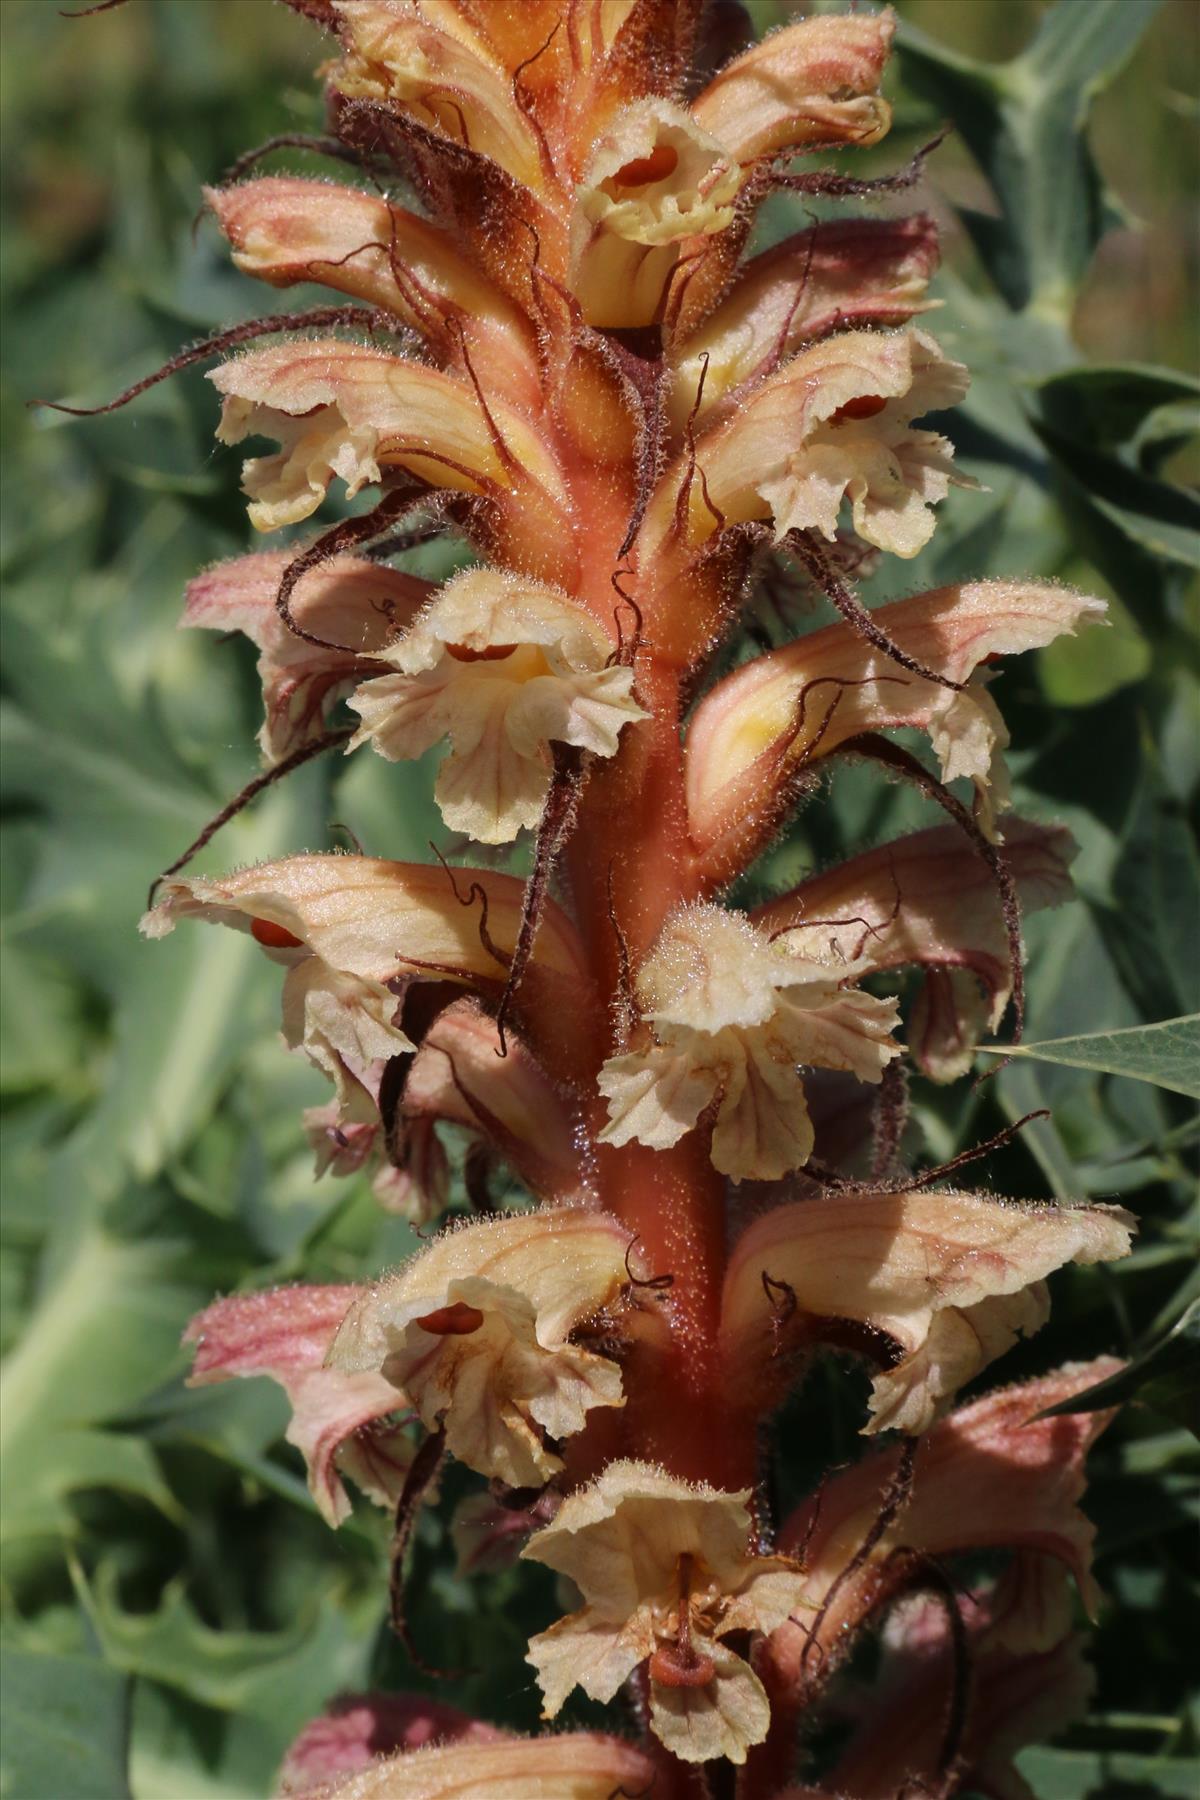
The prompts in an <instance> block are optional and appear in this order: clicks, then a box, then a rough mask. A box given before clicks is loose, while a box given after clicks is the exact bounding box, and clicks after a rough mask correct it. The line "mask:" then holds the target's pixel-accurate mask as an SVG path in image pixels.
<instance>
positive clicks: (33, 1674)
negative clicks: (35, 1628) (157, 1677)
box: [0, 1646, 129, 1800]
mask: <svg viewBox="0 0 1200 1800" xmlns="http://www.w3.org/2000/svg"><path fill="white" fill-rule="evenodd" d="M128 1685H129V1684H128V1682H127V1681H126V1679H125V1677H124V1676H123V1675H121V1674H119V1673H118V1671H117V1670H115V1669H108V1668H105V1667H104V1665H103V1664H102V1663H99V1662H94V1661H91V1660H89V1659H88V1658H86V1657H82V1656H43V1655H39V1654H37V1653H36V1652H32V1651H26V1650H16V1649H11V1648H9V1647H7V1646H6V1647H5V1648H4V1650H3V1651H0V1721H2V1730H0V1795H2V1796H3V1800H63V1797H64V1795H68V1794H69V1795H70V1797H71V1800H128V1796H129V1783H128V1781H127V1780H126V1776H125V1734H126V1713H127V1703H128Z"/></svg>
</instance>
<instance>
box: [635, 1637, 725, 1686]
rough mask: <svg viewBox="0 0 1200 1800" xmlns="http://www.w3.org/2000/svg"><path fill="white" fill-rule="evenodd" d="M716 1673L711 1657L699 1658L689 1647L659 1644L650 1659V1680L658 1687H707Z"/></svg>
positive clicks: (715, 1666)
mask: <svg viewBox="0 0 1200 1800" xmlns="http://www.w3.org/2000/svg"><path fill="white" fill-rule="evenodd" d="M716 1672H717V1665H716V1664H715V1663H714V1661H713V1659H712V1657H711V1656H701V1655H699V1654H698V1653H697V1652H696V1651H695V1650H693V1649H691V1647H690V1646H689V1647H688V1649H687V1650H686V1651H685V1650H684V1649H683V1648H682V1646H681V1645H678V1644H660V1645H659V1647H658V1649H657V1650H656V1651H655V1652H654V1654H653V1656H651V1658H650V1679H651V1681H656V1682H657V1683H658V1685H659V1687H668V1688H695V1687H707V1686H708V1684H709V1682H710V1681H711V1680H712V1678H713V1676H714V1675H715V1674H716Z"/></svg>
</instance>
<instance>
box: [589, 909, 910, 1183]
mask: <svg viewBox="0 0 1200 1800" xmlns="http://www.w3.org/2000/svg"><path fill="white" fill-rule="evenodd" d="M864 966H865V965H864ZM859 972H860V969H859V965H857V964H853V963H835V962H822V961H818V960H817V959H816V958H815V957H812V956H798V955H794V954H792V953H791V952H790V951H789V950H788V948H787V946H786V944H785V943H784V942H782V941H775V942H772V941H771V939H770V938H768V937H767V935H766V934H765V933H764V932H760V931H757V930H756V929H755V927H754V926H753V925H752V924H751V923H750V921H749V920H748V919H747V918H746V917H745V915H744V914H742V913H736V912H729V911H726V910H725V909H724V908H723V907H719V906H708V905H697V906H689V907H681V908H680V909H679V910H678V911H677V912H676V913H674V914H673V915H672V916H671V918H670V919H668V921H667V923H666V925H665V926H664V928H663V931H662V934H661V935H660V937H659V940H658V943H657V944H656V946H655V948H654V950H653V951H652V952H651V954H650V955H649V957H647V959H646V961H645V962H644V963H643V964H642V967H641V969H640V970H639V972H638V977H637V997H638V1000H639V1002H640V1004H641V1011H642V1018H643V1019H644V1020H645V1021H646V1022H647V1023H649V1024H651V1025H652V1026H653V1028H654V1039H655V1041H654V1042H653V1043H651V1044H650V1046H649V1048H646V1049H639V1050H635V1051H631V1052H630V1053H628V1054H626V1055H624V1056H614V1057H610V1058H609V1060H608V1062H606V1063H605V1065H604V1067H603V1069H602V1070H601V1072H600V1077H599V1086H600V1091H601V1093H602V1094H603V1095H604V1096H605V1098H606V1099H607V1100H608V1102H609V1123H608V1125H607V1126H605V1128H604V1130H603V1131H602V1132H601V1134H600V1141H601V1143H608V1144H617V1145H619V1144H627V1143H629V1142H630V1140H631V1139H633V1138H636V1139H637V1140H638V1142H639V1143H643V1144H648V1145H650V1146H651V1147H652V1148H653V1149H656V1150H666V1149H669V1148H670V1147H671V1145H672V1144H677V1143H678V1142H679V1140H680V1138H681V1137H683V1136H684V1135H685V1134H686V1133H687V1132H689V1131H691V1130H692V1129H693V1128H694V1127H695V1125H696V1123H697V1121H698V1120H699V1118H700V1115H701V1113H702V1112H704V1111H705V1109H706V1108H708V1107H710V1106H713V1105H714V1104H715V1105H716V1109H717V1110H716V1119H715V1124H714V1129H713V1140H712V1160H713V1163H714V1164H715V1166H716V1167H717V1168H718V1169H720V1170H721V1171H722V1173H723V1174H726V1175H732V1176H733V1177H734V1178H735V1179H737V1180H739V1181H740V1180H743V1179H745V1178H747V1177H749V1178H751V1179H754V1180H759V1181H765V1180H773V1179H775V1178H777V1177H778V1176H781V1175H786V1174H787V1173H788V1171H789V1170H791V1169H798V1168H800V1167H801V1166H802V1165H803V1164H804V1163H805V1162H807V1160H808V1157H809V1155H810V1153H811V1151H812V1146H813V1130H812V1125H811V1123H810V1121H809V1117H808V1109H807V1107H806V1105H805V1102H804V1086H803V1082H802V1081H801V1078H800V1074H799V1070H798V1065H800V1064H802V1063H806V1064H811V1065H814V1066H817V1067H820V1068H826V1069H849V1070H851V1071H852V1072H853V1073H854V1074H855V1075H857V1076H858V1078H859V1079H860V1080H861V1081H878V1080H879V1079H880V1077H881V1075H882V1073H883V1069H884V1065H885V1064H886V1063H888V1062H889V1061H890V1060H891V1059H892V1057H894V1056H898V1055H899V1054H900V1046H899V1045H898V1044H895V1043H893V1042H891V1041H890V1038H889V1033H890V1032H891V1030H892V1029H893V1027H894V1026H895V1025H896V1023H897V1020H898V1016H899V1015H898V1011H897V1007H896V1004H895V1002H894V1001H892V1000H877V999H875V998H874V996H873V995H870V994H862V993H858V992H855V991H854V990H853V989H851V988H848V987H847V986H846V983H847V982H848V981H849V980H851V979H853V977H854V976H855V975H856V974H857V973H859Z"/></svg>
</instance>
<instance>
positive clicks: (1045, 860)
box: [750, 817, 1076, 1081]
mask: <svg viewBox="0 0 1200 1800" xmlns="http://www.w3.org/2000/svg"><path fill="white" fill-rule="evenodd" d="M1075 849H1076V846H1075V843H1074V841H1073V839H1072V837H1071V834H1070V832H1069V831H1066V830H1064V829H1063V828H1062V826H1055V825H1038V824H1035V823H1034V822H1033V821H1032V820H1029V819H1018V818H1012V817H1010V818H1008V819H1006V821H1005V831H1004V854H1005V858H1006V860H1007V862H1008V866H1009V869H1010V871H1011V874H1012V877H1013V880H1014V882H1015V883H1016V887H1017V892H1018V895H1019V896H1020V902H1021V910H1022V913H1023V914H1024V913H1029V912H1032V911H1034V910H1036V909H1037V908H1039V907H1047V906H1058V905H1061V903H1062V902H1063V901H1064V900H1066V899H1068V898H1069V897H1070V895H1071V893H1072V891H1073V890H1072V886H1071V878H1070V875H1069V873H1068V869H1069V866H1070V862H1071V859H1072V857H1073V856H1074V855H1075ZM750 917H751V920H752V922H753V923H754V924H755V925H756V926H757V927H758V929H759V930H760V931H765V932H768V933H769V934H770V935H771V936H775V935H776V934H777V933H779V932H781V931H787V934H788V935H787V941H788V943H789V945H790V946H791V947H792V949H793V950H796V951H800V952H803V953H807V954H810V955H814V956H821V955H824V956H827V957H828V956H841V957H845V959H846V960H847V961H848V962H852V961H861V962H862V963H863V964H865V965H866V966H867V967H869V968H871V969H897V968H902V967H905V966H906V965H910V964H911V965H915V966H916V967H918V968H920V969H922V970H924V971H925V974H924V976H923V981H922V987H921V990H920V992H919V994H918V997H917V1002H916V1005H915V1007H914V1009H913V1018H912V1021H911V1023H910V1029H909V1034H908V1035H909V1046H908V1047H909V1051H910V1053H911V1054H912V1056H913V1057H914V1058H915V1059H916V1061H917V1062H918V1064H919V1065H920V1067H921V1068H922V1070H923V1071H924V1072H925V1073H926V1074H927V1075H931V1076H932V1077H933V1079H934V1080H935V1081H952V1080H954V1079H955V1078H956V1077H957V1076H959V1075H963V1074H965V1073H966V1071H967V1069H969V1067H970V1066H971V1063H972V1061H973V1060H974V1056H975V1045H976V1044H977V1043H978V1041H979V1038H980V1037H981V1036H982V1035H983V1033H984V1031H986V1030H989V1029H990V1030H992V1031H994V1030H995V1029H996V1027H997V1026H998V1025H999V1023H1000V1020H1001V1018H1002V1017H1003V1015H1004V1010H1005V1007H1006V1006H1007V1004H1008V1001H1009V998H1010V995H1011V992H1012V969H1011V967H1010V963H1009V953H1008V940H1007V935H1006V930H1005V922H1004V915H1003V911H1002V909H1001V906H1000V901H999V899H998V897H997V894H996V886H995V881H994V878H993V876H992V874H991V871H990V870H989V868H988V866H987V864H986V863H985V862H984V861H983V858H982V857H981V856H980V855H979V853H978V851H977V850H976V849H975V848H974V846H973V845H972V844H970V843H969V842H968V841H967V839H966V838H965V837H964V835H963V833H962V832H961V831H960V830H959V829H958V828H957V827H956V826H954V825H935V826H933V827H931V828H930V829H929V830H926V831H916V832H913V833H912V835H911V836H909V837H904V838H900V839H898V840H897V841H895V842H893V843H890V844H881V845H879V846H878V848H877V849H874V850H867V851H865V852H864V853H863V854H862V855H861V856H855V857H851V858H850V859H849V860H848V861H846V862H843V863H838V864H836V865H835V866H834V867H833V868H831V869H827V870H825V871H823V872H822V873H821V874H819V875H810V876H809V877H808V878H807V879H806V880H805V881H802V882H800V884H799V885H798V886H797V887H794V888H793V889H792V890H791V891H790V892H789V893H787V894H782V895H780V896H779V897H778V898H777V899H774V900H769V901H767V902H766V903H765V904H764V905H762V906H759V907H756V908H755V910H754V912H752V913H751V915H750Z"/></svg>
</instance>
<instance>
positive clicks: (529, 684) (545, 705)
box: [349, 569, 648, 844]
mask: <svg viewBox="0 0 1200 1800" xmlns="http://www.w3.org/2000/svg"><path fill="white" fill-rule="evenodd" d="M612 650H613V645H612V643H611V641H610V640H609V639H608V638H607V637H606V636H605V634H604V632H603V631H602V630H601V629H600V627H599V626H598V625H597V624H596V623H595V622H594V620H592V618H591V617H590V616H589V615H588V614H587V613H586V612H584V610H583V609H582V607H579V606H576V605H574V604H573V603H572V602H571V601H570V600H568V598H567V596H566V595H565V594H562V593H559V592H558V591H556V590H555V589H552V588H547V587H543V586H542V585H541V584H539V583H537V582H531V581H528V580H524V579H522V578H521V577H519V576H514V575H511V574H506V573H504V572H502V571H500V570H496V569H467V570H464V571H463V573H462V574H460V575H457V576H455V577H454V579H453V580H452V581H449V582H447V584H446V586H445V587H444V588H442V590H441V591H440V593H439V594H438V595H437V596H436V598H435V599H434V600H433V601H432V602H431V604H430V605H429V606H428V607H427V608H426V609H425V611H424V612H423V613H422V614H420V616H419V617H418V618H417V620H416V621H415V623H414V624H413V625H412V627H411V628H410V629H409V630H408V631H407V632H406V633H405V635H404V636H403V637H402V638H401V639H400V640H399V642H398V643H396V644H394V645H391V646H389V647H388V648H387V649H385V650H382V651H380V652H379V658H378V660H379V661H380V662H383V663H386V664H389V665H390V666H391V667H393V668H395V669H396V670H397V671H398V673H397V674H395V675H381V676H378V677H377V678H375V679H374V680H372V681H369V682H366V683H364V684H363V685H362V686H361V687H360V688H359V689H358V690H357V692H356V693H355V695H354V697H353V699H352V700H351V702H350V704H351V706H352V707H353V708H354V710H355V711H356V712H357V713H359V714H360V715H361V717H362V721H363V723H362V725H361V727H360V728H359V730H358V732H357V733H356V735H355V737H354V738H353V740H352V741H351V744H350V746H349V748H350V749H354V748H355V747H356V746H357V745H358V744H361V743H363V742H365V741H370V742H371V743H373V744H374V745H375V747H376V749H377V750H379V751H380V752H381V753H382V754H383V755H384V756H386V757H387V758H388V759H389V760H390V761H393V762H394V761H397V760H399V759H401V758H409V757H416V756H421V755H422V754H423V753H424V752H425V751H426V750H428V749H429V748H430V747H431V746H432V745H433V744H436V743H437V742H438V740H439V739H440V738H442V737H449V739H450V742H451V746H452V748H451V753H450V755H449V756H448V757H446V759H445V760H444V762H443V763H442V767H441V770H440V772H439V774H438V780H437V786H436V788H435V796H436V798H437V802H438V805H439V806H440V808H441V812H442V817H443V818H444V819H445V821H446V823H447V825H449V826H450V827H451V828H452V829H453V830H457V831H463V832H466V833H468V835H470V836H471V837H473V838H475V839H477V840H478V841H479V842H481V843H485V844H501V843H507V842H509V841H510V840H511V839H512V838H514V837H515V836H516V835H517V832H518V831H520V830H521V828H522V827H523V826H529V827H532V826H535V825H536V824H537V822H538V819H539V817H540V815H541V811H542V807H543V806H544V804H545V800H546V795H547V793H548V792H549V789H550V780H551V773H552V759H551V754H550V748H549V747H550V745H551V743H565V744H573V745H575V746H576V747H577V748H579V749H582V750H587V751H589V752H591V754H592V755H594V756H605V757H607V756H612V755H614V754H615V752H616V750H617V744H618V738H619V734H620V731H621V728H622V726H624V725H627V724H629V723H631V722H632V721H636V720H638V719H644V718H646V717H647V716H648V715H647V714H646V713H645V712H644V711H643V710H642V708H641V707H640V706H639V705H638V704H637V701H636V700H635V699H634V698H633V671H632V669H629V668H625V667H622V666H619V665H617V664H615V663H613V662H612Z"/></svg>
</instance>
